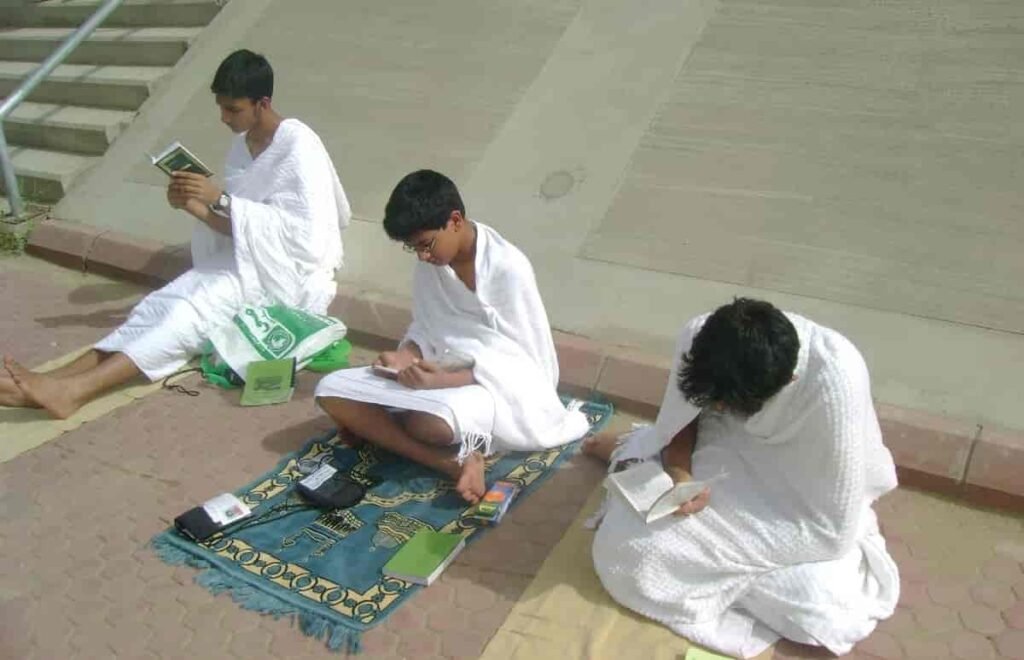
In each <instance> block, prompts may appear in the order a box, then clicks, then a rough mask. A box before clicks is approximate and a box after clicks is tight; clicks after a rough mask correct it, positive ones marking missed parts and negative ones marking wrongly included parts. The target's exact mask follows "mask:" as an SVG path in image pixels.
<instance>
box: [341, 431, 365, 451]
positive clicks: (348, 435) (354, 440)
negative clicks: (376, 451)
mask: <svg viewBox="0 0 1024 660" xmlns="http://www.w3.org/2000/svg"><path fill="white" fill-rule="evenodd" d="M338 439H339V440H340V441H341V444H342V446H345V447H348V448H349V449H359V448H360V447H362V446H363V445H364V444H366V440H364V439H362V438H360V437H359V436H358V435H356V434H355V433H353V432H352V431H349V430H348V429H338Z"/></svg>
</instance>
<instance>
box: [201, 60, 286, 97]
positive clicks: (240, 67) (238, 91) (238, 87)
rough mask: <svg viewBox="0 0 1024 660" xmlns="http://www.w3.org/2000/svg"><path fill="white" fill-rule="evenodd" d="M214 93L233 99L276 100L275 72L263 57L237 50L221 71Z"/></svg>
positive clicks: (211, 87) (215, 75)
mask: <svg viewBox="0 0 1024 660" xmlns="http://www.w3.org/2000/svg"><path fill="white" fill-rule="evenodd" d="M210 91H211V92H213V93H214V94H218V95H221V96H227V97H229V98H233V99H243V98H247V99H252V100H253V101H259V100H260V99H262V98H271V97H273V96H274V70H273V69H271V68H270V62H268V61H267V58H265V57H263V56H262V55H258V54H256V53H254V52H252V51H251V50H245V49H242V50H236V51H235V52H233V53H231V54H230V55H228V56H227V57H225V58H224V61H223V62H221V63H220V66H219V67H217V73H215V74H214V75H213V83H212V84H211V85H210Z"/></svg>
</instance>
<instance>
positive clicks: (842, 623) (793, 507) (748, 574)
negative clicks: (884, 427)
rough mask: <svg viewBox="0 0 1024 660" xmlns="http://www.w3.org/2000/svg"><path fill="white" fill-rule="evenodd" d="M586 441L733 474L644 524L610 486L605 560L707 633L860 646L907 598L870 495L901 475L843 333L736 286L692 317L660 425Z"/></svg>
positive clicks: (620, 578)
mask: <svg viewBox="0 0 1024 660" xmlns="http://www.w3.org/2000/svg"><path fill="white" fill-rule="evenodd" d="M616 441H617V439H616V438H614V437H609V436H603V437H599V438H595V439H594V440H593V441H592V442H590V443H587V445H586V446H585V448H584V451H585V452H588V453H590V454H592V455H594V456H597V457H599V458H602V459H604V460H608V461H610V462H611V463H612V468H611V469H612V470H616V469H618V467H620V466H621V465H622V464H624V463H626V464H628V463H633V462H637V461H640V462H644V461H660V464H661V465H662V466H663V467H664V469H665V471H667V472H668V473H669V475H670V476H672V477H673V479H674V480H676V481H677V482H678V481H686V480H689V479H691V478H693V479H698V480H703V479H707V478H709V477H714V476H715V475H720V474H723V473H724V474H725V475H726V476H724V477H723V478H722V479H721V480H720V481H718V482H716V483H715V484H714V485H712V486H711V487H710V490H709V491H706V492H704V493H703V494H701V495H700V496H698V497H697V499H695V500H693V501H691V502H689V503H687V504H684V505H683V507H682V508H681V510H680V511H679V512H678V513H679V514H680V515H677V516H675V517H673V516H669V517H667V518H664V519H662V520H661V521H659V522H655V523H652V524H646V523H645V521H644V520H643V518H641V517H640V516H638V515H637V513H636V512H635V511H633V510H632V509H631V508H629V507H628V505H627V504H625V500H622V499H619V498H617V497H609V498H608V501H607V510H606V513H605V516H604V518H603V520H602V521H601V524H600V527H599V528H598V531H597V534H596V536H595V538H594V545H593V557H594V567H595V569H596V570H597V574H598V576H599V577H600V579H601V582H602V583H603V584H604V586H605V588H606V589H607V590H608V592H609V593H610V594H611V596H612V597H613V598H615V600H617V601H618V602H619V603H621V604H623V605H625V606H626V607H628V608H630V609H632V610H634V611H636V612H638V613H640V614H643V615H645V616H648V617H650V618H652V619H655V620H657V621H660V622H661V623H663V624H665V625H667V626H669V627H670V628H671V629H673V630H674V631H676V632H677V633H679V634H680V635H683V636H685V637H687V638H689V639H691V640H693V641H695V642H698V643H699V644H702V645H704V646H708V647H711V648H714V649H717V650H719V651H722V652H725V653H727V654H730V655H735V656H739V657H750V656H754V655H757V654H758V653H760V652H761V651H763V650H764V649H765V648H767V646H768V645H770V644H771V643H773V642H774V641H775V640H776V639H778V637H779V636H780V635H781V636H783V637H787V638H789V639H792V640H794V641H797V642H800V643H804V644H814V645H820V646H825V647H827V648H828V649H829V650H830V651H832V652H833V653H835V654H843V653H846V652H848V651H849V650H850V648H851V647H852V646H853V644H854V643H856V642H857V641H859V640H861V639H863V638H864V637H866V636H867V635H868V634H869V633H870V632H871V631H872V630H873V629H874V627H875V625H876V624H877V622H878V621H879V620H881V619H885V618H887V617H889V616H890V615H891V614H892V613H893V611H894V608H895V606H896V601H897V599H898V597H899V576H898V574H897V569H896V565H895V563H894V562H893V560H892V558H891V557H890V556H889V555H888V554H887V553H886V550H885V541H884V539H883V538H882V536H881V534H880V533H879V529H878V524H877V521H876V518H875V514H874V512H873V511H872V508H871V505H872V503H873V502H874V501H875V500H876V499H878V497H880V496H881V495H882V494H884V493H886V492H888V491H890V490H892V489H893V488H895V486H896V474H895V468H894V465H893V461H892V457H891V455H890V454H889V451H888V450H887V449H886V448H885V446H884V445H883V444H882V437H881V432H880V429H879V426H878V420H877V418H876V417H875V411H874V408H873V405H872V400H871V388H870V384H869V380H868V371H867V367H866V366H865V364H864V360H863V358H861V356H860V353H858V352H857V349H856V348H855V347H854V346H853V344H851V343H850V342H849V341H848V340H847V339H845V338H844V337H843V336H841V335H840V334H839V333H837V332H835V331H833V330H830V329H829V328H825V327H823V326H820V325H818V324H816V323H814V322H812V321H809V320H807V319H805V318H802V317H800V316H797V315H796V314H790V313H783V312H781V311H779V310H778V309H776V308H775V307H773V306H772V305H771V304H769V303H767V302H762V301H756V300H748V299H738V300H736V301H734V302H733V303H731V304H728V305H725V306H723V307H720V308H719V309H718V310H716V311H715V312H714V313H713V314H710V315H703V316H700V317H698V318H696V319H694V320H692V321H690V322H689V323H688V324H687V325H686V326H685V327H684V328H683V332H682V334H681V336H680V339H679V343H678V344H677V346H676V351H675V364H674V366H673V368H672V371H671V375H670V377H669V382H668V385H667V387H666V389H665V396H664V399H663V402H662V405H661V409H660V411H659V413H658V418H657V421H656V423H655V424H654V426H650V427H647V428H644V429H642V430H639V431H637V432H634V433H633V434H630V435H629V436H626V438H625V440H624V442H623V443H622V444H621V445H619V446H618V447H616Z"/></svg>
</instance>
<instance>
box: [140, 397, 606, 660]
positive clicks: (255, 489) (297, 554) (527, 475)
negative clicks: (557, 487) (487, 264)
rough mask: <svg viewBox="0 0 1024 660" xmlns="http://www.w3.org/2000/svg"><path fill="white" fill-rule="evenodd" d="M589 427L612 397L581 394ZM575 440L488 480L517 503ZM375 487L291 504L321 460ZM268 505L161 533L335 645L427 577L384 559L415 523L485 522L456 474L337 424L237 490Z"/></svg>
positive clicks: (464, 528)
mask: <svg viewBox="0 0 1024 660" xmlns="http://www.w3.org/2000/svg"><path fill="white" fill-rule="evenodd" d="M581 410H582V411H583V412H584V413H585V414H586V415H587V418H588V419H589V420H590V426H591V431H590V432H591V433H594V432H596V431H598V430H599V429H601V428H602V427H603V426H604V425H605V424H606V423H607V422H608V421H609V420H610V419H611V417H612V406H611V405H609V404H605V403H597V402H585V403H582V408H581ZM579 444H580V443H579V442H574V443H571V444H569V445H565V446H562V447H556V448H553V449H549V450H545V451H537V452H520V453H508V454H504V455H495V456H492V457H490V458H488V459H487V462H486V465H487V483H488V484H492V483H494V482H495V481H497V480H507V481H512V482H515V483H517V484H519V485H520V486H521V488H522V490H521V492H520V494H519V495H518V497H517V498H516V499H515V500H514V501H513V507H515V505H516V504H517V503H518V502H519V501H521V500H522V499H523V498H525V497H528V496H529V495H530V493H531V491H533V490H534V489H535V488H537V486H538V485H539V484H540V483H541V482H542V481H543V480H544V479H545V478H546V477H548V476H550V475H551V474H552V472H553V471H554V470H555V469H556V468H557V467H558V466H559V465H560V464H561V463H562V462H563V461H564V460H566V459H567V458H569V457H570V456H572V455H573V454H574V453H575V452H576V451H577V450H578V448H579ZM327 461H330V462H331V464H332V465H333V466H334V467H336V468H338V469H339V470H341V471H343V472H347V473H348V474H349V475H350V476H351V477H352V478H353V479H355V480H356V481H358V482H360V483H362V484H363V485H365V486H367V487H368V490H367V493H366V497H365V498H364V499H363V500H362V502H360V503H359V504H357V505H356V506H353V507H351V508H347V509H338V510H328V511H318V510H310V509H306V508H300V509H288V508H286V507H288V506H289V505H294V504H295V503H297V502H299V501H300V500H299V499H298V498H299V496H298V495H297V494H295V493H294V489H293V488H292V486H293V485H294V484H295V482H296V481H298V480H299V479H301V478H302V477H303V475H304V474H308V473H309V472H311V471H312V470H313V469H316V468H317V467H318V466H319V465H321V464H323V463H324V462H327ZM235 494H236V495H237V496H238V497H239V498H240V499H241V500H242V501H243V502H245V503H246V504H247V505H248V506H249V507H250V508H252V510H253V517H254V518H255V517H257V516H261V515H265V516H266V517H265V518H264V519H262V520H260V521H259V524H252V525H250V526H246V524H247V521H242V522H240V523H238V525H239V527H240V528H241V529H239V531H235V532H232V531H231V530H230V528H229V534H228V535H227V536H214V537H212V538H211V539H209V540H207V541H206V542H204V543H201V544H197V543H194V542H192V541H189V540H188V539H186V538H185V537H183V536H181V535H180V534H178V532H176V531H175V530H173V529H168V530H166V531H164V532H162V533H161V534H159V535H158V536H157V537H156V538H154V539H153V546H154V548H155V549H156V551H157V553H158V554H159V556H160V557H161V559H163V560H164V561H166V562H168V563H172V564H189V565H191V566H195V567H196V568H199V569H201V572H200V573H199V574H198V575H197V576H196V581H197V582H199V583H200V584H201V585H203V586H204V587H206V588H207V589H209V590H210V591H211V592H213V593H220V592H223V591H227V592H230V594H231V596H232V597H233V598H234V600H235V601H236V602H237V603H238V604H240V605H241V606H242V607H244V608H246V609H251V610H255V611H258V612H262V613H264V614H271V615H274V616H291V617H294V619H296V620H297V621H298V624H299V627H300V628H301V629H302V631H303V632H304V633H305V634H307V635H310V636H313V637H316V638H318V639H323V640H325V641H326V643H327V646H328V647H329V648H331V649H332V650H346V651H357V650H358V649H359V639H360V636H361V635H362V633H363V632H364V631H366V630H368V629H370V628H372V627H373V626H375V625H377V624H379V623H381V622H382V621H384V620H385V619H386V618H387V617H388V616H390V615H391V614H392V613H394V611H395V610H396V609H398V608H399V607H400V606H401V605H402V603H403V602H405V601H406V600H407V599H408V598H409V596H411V595H412V594H413V593H415V592H416V591H417V590H418V589H419V588H420V587H419V586H417V585H414V584H412V583H409V582H405V581H403V580H398V579H394V578H387V577H384V576H383V575H382V573H381V567H382V566H384V564H385V563H387V561H388V560H389V559H391V556H392V555H393V554H394V553H395V552H396V551H397V550H398V548H399V547H400V546H401V545H402V544H403V543H405V542H406V541H407V540H408V539H409V538H411V537H412V535H413V534H415V533H416V531H417V530H419V529H432V530H437V531H443V532H457V533H461V534H463V535H465V536H466V538H467V542H469V543H472V542H473V541H475V540H476V539H477V538H478V537H479V536H480V535H481V534H483V533H485V532H486V529H487V528H485V527H484V528H478V527H475V526H473V525H472V523H470V522H468V521H467V520H466V519H465V515H466V514H467V513H468V511H469V507H468V506H467V505H466V503H465V502H464V501H463V500H462V498H460V497H459V495H458V494H457V493H455V492H454V490H453V488H452V484H451V482H450V481H449V480H448V479H446V478H443V477H441V476H439V475H437V474H436V473H434V472H433V471H431V470H428V469H426V468H423V467H421V466H419V465H417V464H414V463H412V462H409V461H406V460H403V459H399V458H398V457H396V456H394V455H392V454H390V453H387V452H385V451H382V450H378V449H376V448H375V447H374V446H372V445H370V444H369V443H366V444H364V445H363V446H362V447H360V448H359V449H352V448H349V447H347V446H345V445H343V444H341V443H340V441H339V439H338V438H337V436H336V435H335V434H333V433H331V434H329V435H326V436H324V437H321V438H315V439H313V440H311V441H309V442H308V443H307V444H306V445H305V446H304V447H303V448H302V449H300V450H299V451H297V452H294V453H292V454H290V455H288V456H286V457H285V458H284V459H283V460H282V461H281V462H280V463H279V464H278V465H277V467H275V468H274V469H273V470H271V471H270V472H268V473H267V474H265V475H263V476H262V477H260V478H259V479H257V480H255V481H254V482H252V483H251V484H249V485H248V486H246V487H245V488H243V489H241V490H239V491H236V493H235Z"/></svg>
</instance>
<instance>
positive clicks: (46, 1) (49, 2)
mask: <svg viewBox="0 0 1024 660" xmlns="http://www.w3.org/2000/svg"><path fill="white" fill-rule="evenodd" d="M102 2H103V0H43V1H42V2H37V3H36V6H37V7H56V8H64V7H98V6H99V5H100V4H101V3H102ZM217 4H218V0H125V2H124V3H123V5H204V6H208V5H217ZM123 5H122V6H123Z"/></svg>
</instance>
